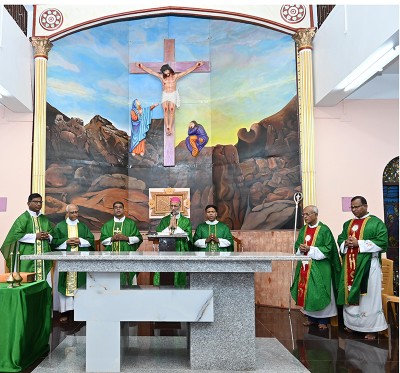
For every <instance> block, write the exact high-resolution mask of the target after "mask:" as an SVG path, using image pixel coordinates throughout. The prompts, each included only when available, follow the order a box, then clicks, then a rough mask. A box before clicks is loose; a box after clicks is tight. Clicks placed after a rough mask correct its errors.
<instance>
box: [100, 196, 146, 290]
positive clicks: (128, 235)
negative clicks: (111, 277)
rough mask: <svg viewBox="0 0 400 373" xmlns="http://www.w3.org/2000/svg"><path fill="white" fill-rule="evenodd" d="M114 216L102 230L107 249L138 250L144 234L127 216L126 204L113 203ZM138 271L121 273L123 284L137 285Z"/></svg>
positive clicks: (102, 239)
mask: <svg viewBox="0 0 400 373" xmlns="http://www.w3.org/2000/svg"><path fill="white" fill-rule="evenodd" d="M113 210H114V218H113V219H111V220H109V221H107V222H106V223H105V224H104V225H103V226H102V227H101V231H100V242H101V244H102V245H103V246H104V247H105V249H106V251H114V252H120V251H136V250H137V249H138V248H139V245H140V244H141V243H142V242H143V238H142V235H141V234H140V232H139V229H138V228H137V226H136V223H135V222H134V221H133V220H132V219H130V218H127V217H126V216H125V206H124V204H123V203H122V202H119V201H117V202H114V204H113ZM136 284H137V279H136V273H135V272H127V273H121V285H128V286H131V285H136Z"/></svg>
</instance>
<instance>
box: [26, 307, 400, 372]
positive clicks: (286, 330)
mask: <svg viewBox="0 0 400 373" xmlns="http://www.w3.org/2000/svg"><path fill="white" fill-rule="evenodd" d="M59 317H60V315H59V314H58V313H55V314H54V317H53V332H52V345H51V350H52V351H53V350H54V349H55V348H56V347H57V346H58V345H59V344H60V343H61V342H62V341H63V340H64V339H65V338H66V337H67V336H73V335H76V336H84V335H85V323H84V322H74V321H69V322H68V323H66V324H61V323H60V322H59ZM304 321H305V319H304V316H303V315H302V314H301V313H300V312H299V311H298V310H292V312H291V314H290V317H289V312H288V310H287V309H278V308H272V307H256V336H257V337H261V338H276V339H278V341H279V342H280V343H281V344H282V345H284V346H285V347H286V349H287V350H288V351H289V352H290V353H292V354H293V355H294V356H295V357H296V358H297V359H299V360H300V361H301V362H302V364H303V365H304V366H305V367H306V368H307V369H308V370H309V371H311V372H315V373H327V372H340V373H344V372H351V373H355V372H371V373H380V372H385V373H386V372H396V373H397V372H399V338H398V330H397V329H395V328H394V327H392V328H391V329H392V330H391V333H390V338H389V337H387V336H385V335H383V334H379V336H378V337H377V338H376V340H374V341H366V340H364V335H362V334H360V333H352V334H348V333H346V332H345V331H344V330H343V327H342V326H339V327H330V328H329V329H328V330H326V331H320V330H319V329H318V328H317V327H305V326H303V322H304ZM340 321H341V320H339V325H340V324H341V322H340ZM132 324H134V323H132ZM134 325H136V324H134ZM132 330H135V332H136V333H137V334H138V335H141V336H184V335H186V330H185V328H184V327H183V328H181V327H180V324H154V323H140V324H138V325H137V327H133V328H132ZM41 361H42V359H40V360H39V361H37V362H36V363H35V364H34V365H33V366H31V367H30V368H29V369H27V370H25V371H23V373H30V372H32V371H33V370H34V369H35V368H36V366H37V365H38V364H39V363H40V362H41Z"/></svg>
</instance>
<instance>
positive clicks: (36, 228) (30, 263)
mask: <svg viewBox="0 0 400 373" xmlns="http://www.w3.org/2000/svg"><path fill="white" fill-rule="evenodd" d="M35 221H36V222H35ZM37 232H49V234H50V235H51V236H53V226H52V224H51V222H50V220H49V219H48V218H47V216H46V215H43V214H41V215H39V216H38V217H37V218H34V217H32V216H31V215H30V214H29V212H28V211H25V212H24V213H23V214H21V215H20V216H19V217H18V218H17V219H16V220H15V222H14V224H13V225H12V227H11V229H10V231H9V232H8V234H7V237H6V239H5V240H4V243H3V246H2V247H1V252H2V253H3V255H4V258H5V259H6V262H7V267H8V268H9V269H10V270H11V268H12V267H13V266H14V264H15V254H16V248H17V245H18V246H19V248H18V251H19V253H20V254H21V255H29V254H41V253H46V252H49V251H51V249H50V244H49V241H47V240H36V242H35V243H34V244H33V243H25V242H19V240H20V239H21V238H22V237H24V236H25V235H26V234H28V233H37ZM11 252H13V263H11V261H10V253H11ZM51 266H52V262H51V261H50V260H46V261H44V260H21V265H20V268H19V269H20V272H35V273H36V280H45V279H46V276H47V274H48V273H49V272H50V269H51ZM43 268H44V273H42V269H43Z"/></svg>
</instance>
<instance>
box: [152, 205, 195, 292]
mask: <svg viewBox="0 0 400 373" xmlns="http://www.w3.org/2000/svg"><path fill="white" fill-rule="evenodd" d="M170 209H171V213H169V214H168V215H167V216H164V217H163V218H162V219H161V221H160V223H159V224H158V226H157V227H156V231H157V232H158V233H162V234H174V233H186V234H187V238H177V239H175V251H189V250H190V247H191V245H192V223H191V222H190V220H189V218H187V217H186V216H183V215H182V214H181V212H180V210H181V200H180V198H178V197H172V198H171V199H170ZM153 284H154V285H155V286H160V273H159V272H155V273H154V279H153ZM174 285H175V286H176V287H185V286H186V272H176V273H174Z"/></svg>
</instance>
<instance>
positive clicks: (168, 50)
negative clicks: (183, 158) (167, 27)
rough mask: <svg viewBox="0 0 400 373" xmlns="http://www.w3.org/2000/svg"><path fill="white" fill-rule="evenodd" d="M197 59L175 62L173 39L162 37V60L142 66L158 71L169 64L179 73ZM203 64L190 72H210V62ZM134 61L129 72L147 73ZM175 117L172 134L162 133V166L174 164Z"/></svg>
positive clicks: (144, 63) (145, 63)
mask: <svg viewBox="0 0 400 373" xmlns="http://www.w3.org/2000/svg"><path fill="white" fill-rule="evenodd" d="M196 62H198V61H184V62H177V61H175V39H164V61H163V62H142V61H140V63H142V64H143V65H144V66H146V67H148V68H150V69H152V70H154V71H160V68H161V66H162V65H165V64H169V65H170V66H171V68H172V70H174V71H175V73H179V72H182V71H185V70H187V69H188V68H190V67H191V66H193V65H194V64H196ZM203 62H204V65H202V66H200V67H198V68H197V69H196V70H194V71H192V73H207V72H210V71H211V69H210V62H209V61H203ZM135 63H136V62H134V63H130V64H129V73H130V74H147V73H146V72H145V71H143V70H142V69H139V68H138V67H137V66H136V65H135ZM174 128H175V117H174V122H173V123H172V129H173V131H172V134H171V135H169V136H166V135H165V134H164V166H165V167H170V166H175V131H174Z"/></svg>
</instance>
